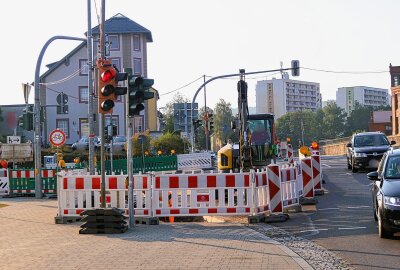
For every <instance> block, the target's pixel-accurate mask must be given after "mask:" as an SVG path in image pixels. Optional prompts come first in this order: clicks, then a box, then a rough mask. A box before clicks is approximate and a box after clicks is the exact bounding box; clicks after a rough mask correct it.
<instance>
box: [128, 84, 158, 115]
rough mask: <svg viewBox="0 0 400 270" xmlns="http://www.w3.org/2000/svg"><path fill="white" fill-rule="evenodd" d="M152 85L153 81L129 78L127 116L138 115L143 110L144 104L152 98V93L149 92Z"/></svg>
mask: <svg viewBox="0 0 400 270" xmlns="http://www.w3.org/2000/svg"><path fill="white" fill-rule="evenodd" d="M153 84H154V80H153V79H148V78H143V77H135V76H129V80H128V85H129V102H128V103H129V105H128V115H129V116H135V115H139V114H140V112H141V111H143V110H144V102H145V101H146V100H148V99H152V98H154V93H153V92H150V91H149V90H150V88H151V87H152V86H153Z"/></svg>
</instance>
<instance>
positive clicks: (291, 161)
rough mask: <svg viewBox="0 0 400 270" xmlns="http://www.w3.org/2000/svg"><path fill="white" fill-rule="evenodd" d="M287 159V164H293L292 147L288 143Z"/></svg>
mask: <svg viewBox="0 0 400 270" xmlns="http://www.w3.org/2000/svg"><path fill="white" fill-rule="evenodd" d="M287 159H288V163H289V164H294V156H293V146H292V145H291V144H290V143H288V145H287Z"/></svg>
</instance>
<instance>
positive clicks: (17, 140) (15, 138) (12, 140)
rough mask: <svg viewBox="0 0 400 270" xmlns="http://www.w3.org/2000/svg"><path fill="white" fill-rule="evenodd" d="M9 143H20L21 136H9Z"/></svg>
mask: <svg viewBox="0 0 400 270" xmlns="http://www.w3.org/2000/svg"><path fill="white" fill-rule="evenodd" d="M7 143H9V144H20V143H21V136H7Z"/></svg>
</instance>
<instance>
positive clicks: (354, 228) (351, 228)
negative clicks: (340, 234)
mask: <svg viewBox="0 0 400 270" xmlns="http://www.w3.org/2000/svg"><path fill="white" fill-rule="evenodd" d="M366 228H367V227H350V228H338V230H358V229H366Z"/></svg>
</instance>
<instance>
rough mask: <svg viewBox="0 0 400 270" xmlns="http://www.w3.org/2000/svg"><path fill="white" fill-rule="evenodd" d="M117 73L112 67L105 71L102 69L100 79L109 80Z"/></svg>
mask: <svg viewBox="0 0 400 270" xmlns="http://www.w3.org/2000/svg"><path fill="white" fill-rule="evenodd" d="M116 74H117V71H116V70H115V69H114V68H112V69H108V70H106V71H104V72H103V73H102V74H101V80H102V81H103V82H105V83H108V82H110V81H111V80H112V79H114V77H115V75H116Z"/></svg>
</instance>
